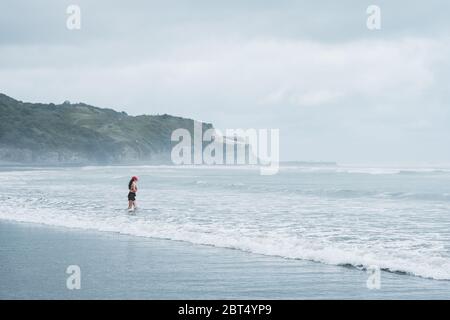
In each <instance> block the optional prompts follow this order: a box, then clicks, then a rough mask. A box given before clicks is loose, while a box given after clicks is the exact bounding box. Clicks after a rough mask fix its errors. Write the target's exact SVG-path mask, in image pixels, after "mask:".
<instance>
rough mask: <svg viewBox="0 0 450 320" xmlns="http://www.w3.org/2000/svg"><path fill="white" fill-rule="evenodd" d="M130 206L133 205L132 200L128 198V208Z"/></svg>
mask: <svg viewBox="0 0 450 320" xmlns="http://www.w3.org/2000/svg"><path fill="white" fill-rule="evenodd" d="M132 206H133V201H131V200H128V209H131V207H132Z"/></svg>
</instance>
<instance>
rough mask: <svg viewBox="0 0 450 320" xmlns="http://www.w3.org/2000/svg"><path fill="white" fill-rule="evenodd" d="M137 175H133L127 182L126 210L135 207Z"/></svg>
mask: <svg viewBox="0 0 450 320" xmlns="http://www.w3.org/2000/svg"><path fill="white" fill-rule="evenodd" d="M137 181H138V177H136V176H134V177H132V178H131V180H130V182H128V190H129V192H128V211H133V210H134V209H136V192H137Z"/></svg>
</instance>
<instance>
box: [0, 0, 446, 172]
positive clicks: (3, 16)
mask: <svg viewBox="0 0 450 320" xmlns="http://www.w3.org/2000/svg"><path fill="white" fill-rule="evenodd" d="M70 4H77V5H79V7H80V9H81V29H80V30H68V29H67V28H66V19H67V17H68V14H67V13H66V9H67V6H68V5H70ZM371 4H376V5H378V6H379V7H380V8H381V30H369V29H368V28H367V26H366V20H367V13H366V9H367V7H368V6H369V5H371ZM449 31H450V3H449V2H448V1H444V0H442V1H433V0H431V1H430V0H429V1H421V2H416V3H412V2H411V1H364V0H362V1H361V0H354V1H346V0H344V1H263V0H258V1H256V0H251V1H248V0H247V1H244V0H240V1H237V0H227V1H224V0H222V1H214V0H191V1H182V0H176V1H133V0H131V1H111V0H110V1H100V0H96V1H92V0H91V1H89V0H86V1H81V0H71V1H66V0H53V1H51V0H40V1H24V0H2V1H1V2H0V92H2V93H5V94H7V95H10V96H12V97H13V98H16V99H19V100H23V101H30V102H54V103H61V102H63V101H64V100H70V101H72V102H85V103H88V104H91V105H95V106H99V107H109V108H113V109H116V110H119V111H122V110H123V111H126V112H128V113H129V114H132V115H138V114H156V113H160V114H162V113H169V114H173V115H179V116H184V117H189V118H194V119H197V120H203V121H206V122H211V123H213V124H214V126H215V127H217V128H221V129H226V128H279V129H280V139H281V158H282V159H283V160H316V161H318V160H324V161H338V162H340V163H366V164H367V163H369V164H427V163H434V164H443V163H446V164H450V105H449V102H450V94H449V87H450V63H449V57H450V32H449Z"/></svg>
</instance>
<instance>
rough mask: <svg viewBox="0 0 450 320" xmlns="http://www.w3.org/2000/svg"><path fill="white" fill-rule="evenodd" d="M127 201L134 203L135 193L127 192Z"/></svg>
mask: <svg viewBox="0 0 450 320" xmlns="http://www.w3.org/2000/svg"><path fill="white" fill-rule="evenodd" d="M128 200H129V201H135V200H136V192H131V191H130V192H128Z"/></svg>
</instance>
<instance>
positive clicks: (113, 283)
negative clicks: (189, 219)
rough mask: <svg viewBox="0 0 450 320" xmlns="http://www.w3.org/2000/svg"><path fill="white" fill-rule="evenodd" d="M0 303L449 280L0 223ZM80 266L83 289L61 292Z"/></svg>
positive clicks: (350, 294)
mask: <svg viewBox="0 0 450 320" xmlns="http://www.w3.org/2000/svg"><path fill="white" fill-rule="evenodd" d="M0 231H1V232H0V241H1V242H2V244H3V246H2V247H1V248H0V261H2V263H1V264H0V299H448V298H449V296H450V281H439V280H432V279H424V278H420V277H415V276H412V275H405V274H397V273H391V272H384V271H382V272H381V289H379V290H376V289H375V290H369V289H368V288H367V287H366V281H367V278H368V274H367V273H366V271H363V270H358V269H357V268H354V267H345V266H333V265H326V264H322V263H319V262H312V261H305V260H295V259H285V258H281V257H275V256H264V255H259V254H254V253H249V252H245V251H241V250H233V249H228V248H219V247H214V246H206V245H196V244H191V243H188V242H184V241H173V240H165V239H153V238H145V237H136V236H130V235H123V234H119V233H109V232H101V231H95V230H83V229H73V228H64V227H57V226H47V225H42V224H34V223H26V222H14V221H6V220H0ZM69 265H79V266H80V268H81V272H82V280H81V283H82V285H81V289H80V290H68V289H67V288H66V279H67V277H68V275H67V274H66V273H65V271H66V268H67V267H68V266H69Z"/></svg>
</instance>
